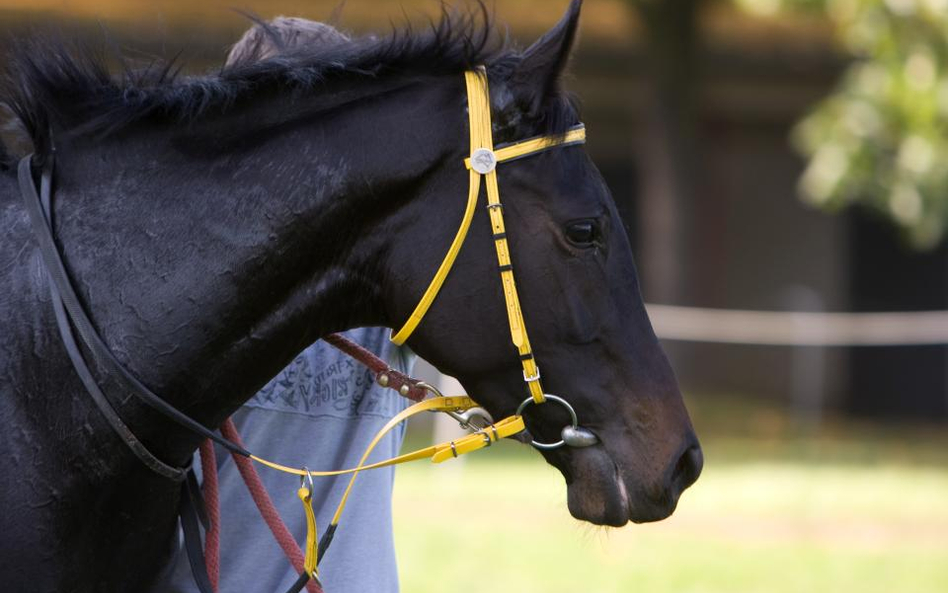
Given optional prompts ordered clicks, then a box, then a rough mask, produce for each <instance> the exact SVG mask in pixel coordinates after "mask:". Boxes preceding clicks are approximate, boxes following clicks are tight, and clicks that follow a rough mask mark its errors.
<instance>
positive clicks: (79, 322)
mask: <svg viewBox="0 0 948 593" xmlns="http://www.w3.org/2000/svg"><path fill="white" fill-rule="evenodd" d="M465 80H466V84H467V98H468V116H469V122H470V144H471V152H470V157H469V158H467V159H465V161H464V163H465V166H466V167H467V168H468V169H469V170H470V187H469V193H468V200H467V205H466V208H465V211H464V216H463V218H462V221H461V225H460V227H459V228H458V231H457V233H456V235H455V237H454V240H453V241H452V243H451V246H450V247H449V249H448V252H447V254H446V255H445V257H444V259H443V260H442V262H441V265H440V266H439V268H438V270H437V272H436V274H435V276H434V278H433V279H432V280H431V283H430V284H429V286H428V288H427V289H426V290H425V293H424V294H423V296H422V297H421V300H420V301H419V302H418V304H417V306H416V307H415V309H414V311H413V312H412V313H411V315H410V316H409V318H408V320H407V321H406V322H405V324H404V326H403V327H402V328H401V329H400V330H398V331H397V332H393V334H392V336H391V338H390V339H391V340H392V342H394V343H395V344H398V345H401V344H404V343H405V341H406V340H407V339H408V338H409V337H410V336H411V334H412V332H414V330H415V329H416V328H417V327H418V325H419V324H420V323H421V321H422V319H423V318H424V316H425V313H427V311H428V309H429V308H430V306H431V304H432V303H433V302H434V299H435V298H436V297H437V295H438V292H439V291H440V289H441V287H442V285H443V284H444V281H445V279H446V277H447V275H448V273H449V272H450V270H451V268H452V266H453V265H454V261H455V259H456V257H457V254H458V252H459V251H460V249H461V247H462V245H463V244H464V240H465V238H466V237H467V232H468V229H469V228H470V225H471V221H472V219H473V216H474V211H475V207H476V204H477V200H478V197H479V195H480V186H481V179H482V178H483V179H484V180H485V182H486V185H487V209H488V212H489V215H490V221H491V228H492V232H493V239H494V245H495V248H496V251H497V261H498V265H499V269H500V278H501V283H502V286H503V291H504V299H505V302H506V309H507V321H508V324H509V327H510V337H511V340H512V342H513V344H514V346H516V348H517V351H518V353H519V356H520V361H521V365H522V367H523V380H524V382H525V383H526V386H527V390H528V392H529V394H530V395H529V397H527V398H526V399H525V400H523V402H522V403H521V404H520V405H519V406H518V408H517V411H516V413H515V414H514V415H513V416H510V417H507V418H504V419H502V420H500V421H498V422H494V421H493V419H492V418H491V416H490V414H489V413H488V412H487V411H486V410H484V409H482V408H480V407H479V406H478V405H477V403H476V402H475V401H474V400H472V399H471V398H469V397H466V396H457V397H444V396H443V395H442V394H441V393H440V392H439V391H438V390H437V389H436V388H434V387H433V386H431V385H428V384H426V383H422V382H420V381H414V380H412V383H413V384H414V386H415V387H418V388H421V389H423V390H424V391H427V392H430V393H431V394H432V395H434V396H435V397H431V398H428V399H423V400H422V401H420V402H418V403H416V404H414V405H412V406H410V407H408V408H407V409H405V410H403V411H402V412H401V413H399V414H397V415H396V416H395V417H393V418H392V419H391V420H390V421H389V422H388V423H387V424H386V425H385V426H384V427H383V428H382V429H381V430H380V431H379V432H378V434H377V435H376V436H375V438H374V439H373V440H372V442H371V443H370V444H369V446H368V447H367V449H366V451H365V453H364V454H363V456H362V459H361V460H360V462H359V465H358V466H357V467H354V468H349V469H343V470H335V471H319V472H316V471H310V470H309V469H307V468H294V467H289V466H284V465H280V464H277V463H274V462H272V461H268V460H266V459H263V458H260V457H257V456H256V455H253V454H251V453H250V452H249V451H247V450H246V449H245V448H244V447H242V446H241V445H239V444H236V443H235V442H233V441H232V440H229V439H227V438H225V437H224V436H222V435H221V434H219V433H217V432H215V431H213V430H210V429H208V428H207V427H205V426H204V425H202V424H201V423H199V422H197V421H195V420H194V419H193V418H191V417H189V416H188V415H186V414H184V413H183V412H181V411H180V410H178V409H177V408H175V407H173V406H172V405H170V404H169V403H167V402H166V401H165V400H164V399H162V398H161V397H159V396H158V395H156V394H155V393H154V392H152V391H151V390H150V389H149V388H148V387H146V386H145V385H144V384H142V383H141V382H140V381H139V380H138V379H137V378H136V377H135V376H134V375H132V373H131V372H130V371H129V370H128V369H126V368H125V367H124V365H122V364H121V362H119V361H118V360H117V359H116V357H115V356H114V354H113V353H112V352H111V350H110V349H109V348H108V346H107V345H106V344H105V342H104V341H103V340H102V338H101V336H100V335H99V334H98V332H97V331H96V330H95V327H94V325H93V324H92V322H91V320H90V319H89V317H88V315H87V313H86V311H85V309H84V308H83V307H82V305H81V304H80V301H79V298H78V296H77V294H76V291H75V288H74V287H73V285H72V282H71V280H70V279H69V276H68V274H67V273H66V269H65V265H64V264H63V261H62V256H61V254H60V252H59V250H58V247H57V246H56V243H55V239H54V237H53V231H52V224H51V216H52V214H51V199H52V193H53V189H52V176H53V170H52V169H53V157H52V155H50V156H49V157H48V158H47V159H46V164H45V165H44V167H43V169H42V173H41V177H40V191H39V192H37V188H36V184H35V182H34V179H33V171H32V155H30V156H27V157H25V158H23V159H22V160H21V161H20V164H19V171H18V177H19V185H20V191H21V193H22V195H23V198H24V200H25V202H26V208H27V212H28V213H29V216H30V221H31V224H32V226H33V230H34V233H35V235H36V238H37V241H38V243H39V247H40V251H41V254H42V257H43V261H44V264H45V266H46V269H47V272H48V275H49V283H50V292H51V295H52V303H53V307H54V310H55V313H56V321H57V325H58V326H59V332H60V337H61V339H62V341H63V344H64V346H65V348H66V351H67V354H68V355H69V358H70V360H71V362H72V364H73V367H74V368H75V370H76V372H77V374H78V375H79V378H80V380H81V381H82V383H83V386H84V387H85V388H86V391H88V392H89V394H90V396H91V397H92V399H93V401H94V402H95V404H96V405H97V407H98V408H99V409H100V411H101V412H102V414H103V416H104V417H105V419H106V420H107V422H108V423H109V425H110V426H111V427H112V429H113V430H114V431H115V432H116V433H117V434H118V436H119V437H120V438H121V439H122V441H123V442H124V443H125V444H126V445H127V446H128V448H129V449H130V450H131V451H132V453H133V454H134V455H135V456H136V457H137V458H138V459H139V460H141V461H142V462H143V463H144V464H145V465H146V466H148V467H149V468H150V469H151V470H153V471H154V472H155V473H157V474H159V475H161V476H164V477H166V478H170V479H172V480H176V481H179V482H182V499H183V501H184V502H183V504H182V524H183V525H185V532H186V534H187V532H188V524H189V523H190V525H191V529H192V532H193V530H194V529H196V528H197V527H196V521H197V519H196V518H195V517H194V509H193V507H194V506H195V505H194V499H195V493H194V489H195V485H194V482H193V473H192V472H190V470H188V469H187V468H178V467H174V466H171V465H168V464H167V463H165V462H163V461H161V460H160V459H158V458H157V457H156V456H155V455H154V454H153V453H151V452H150V451H149V450H148V449H147V447H145V445H144V444H143V443H142V442H141V441H140V440H138V438H136V437H135V435H134V434H133V433H132V431H131V429H130V428H129V427H128V426H127V425H126V424H125V423H124V422H123V420H122V419H121V418H120V417H119V415H118V413H117V412H116V411H115V409H114V408H113V407H112V405H111V403H110V402H109V401H108V399H107V398H106V397H105V395H104V393H103V392H102V390H101V388H100V387H99V385H98V382H97V381H96V379H95V378H94V376H93V374H92V372H91V371H90V369H89V366H88V363H87V362H86V360H85V357H84V355H83V354H82V352H81V350H80V348H79V347H78V344H77V342H76V340H75V336H74V330H73V327H75V333H78V334H79V337H80V338H81V339H82V341H83V343H84V344H85V346H86V347H87V349H88V351H89V352H90V353H91V354H92V356H93V358H94V359H95V361H96V362H98V363H99V364H100V365H101V366H102V368H103V369H104V370H105V371H106V372H107V373H109V374H111V375H113V376H114V377H115V378H116V379H117V380H118V381H119V382H120V383H121V384H123V386H124V387H125V388H126V389H127V390H128V391H129V392H130V393H131V394H133V395H135V396H136V397H138V398H139V399H141V400H142V401H143V402H144V403H145V404H147V405H148V406H150V407H152V408H153V409H155V410H157V411H158V412H160V413H162V414H164V415H165V416H166V417H168V418H170V419H171V420H173V421H174V422H176V423H178V424H180V425H181V426H183V427H185V428H187V429H188V430H190V431H192V432H194V433H196V434H198V435H200V436H203V437H205V438H208V439H211V440H212V441H214V442H216V443H218V444H220V445H221V446H223V447H224V448H225V449H227V450H228V451H230V452H231V453H232V454H234V455H239V456H242V457H246V458H250V459H253V460H254V461H257V462H258V463H261V464H263V465H266V466H269V467H271V468H274V469H277V470H280V471H283V472H286V473H291V474H296V475H298V476H300V479H301V487H300V494H299V496H300V499H301V500H302V501H303V504H304V508H305V509H307V511H306V512H307V524H308V525H307V544H306V548H307V551H306V562H305V570H304V571H303V574H302V575H301V576H300V580H299V581H297V583H296V584H294V586H293V587H291V589H290V591H291V592H296V591H299V590H301V589H302V587H303V586H304V585H305V583H306V581H307V580H308V579H309V578H314V579H315V578H316V577H317V572H316V565H317V563H318V560H319V559H320V558H321V557H322V555H323V553H325V551H326V549H327V548H328V547H329V543H330V542H331V541H332V537H333V534H334V532H335V528H336V526H337V525H338V522H339V519H340V516H341V514H342V511H343V509H344V508H345V505H346V502H347V500H348V496H349V492H350V490H351V488H352V486H353V484H354V481H355V478H356V476H357V475H358V474H359V472H361V471H364V470H368V469H373V468H378V467H384V466H389V465H395V464H398V463H404V462H407V461H414V460H416V459H425V458H430V459H431V460H432V461H433V462H435V463H440V462H442V461H446V460H448V459H451V458H453V457H458V456H460V455H463V454H465V453H469V452H471V451H476V450H478V449H481V448H483V447H487V446H490V445H491V444H492V443H494V442H495V441H497V440H499V439H501V438H506V437H509V436H513V435H515V434H517V433H519V432H522V431H523V430H524V429H525V425H524V421H523V417H522V413H523V412H524V410H525V409H526V408H527V407H528V406H530V405H539V404H543V403H546V402H547V401H552V402H555V403H557V404H559V405H560V406H562V407H563V408H565V409H566V411H567V413H568V414H569V419H570V420H569V424H567V425H566V426H565V427H564V428H563V429H562V431H561V433H560V440H559V441H556V442H552V443H543V442H538V441H536V440H533V441H532V445H533V446H534V447H536V448H538V449H544V450H551V449H557V448H559V447H563V446H569V447H576V448H579V447H589V446H592V445H595V444H596V443H598V442H599V441H598V438H597V437H596V435H595V434H593V433H592V432H591V431H589V430H587V429H585V428H583V427H581V426H579V422H578V418H577V416H576V411H575V410H574V409H573V407H572V406H571V405H570V404H569V403H568V402H567V401H566V400H565V399H563V398H561V397H558V396H556V395H550V394H545V393H544V392H543V388H542V386H541V383H540V369H539V366H537V363H536V360H535V359H534V355H533V351H532V348H531V346H530V340H529V338H528V337H527V330H526V326H525V323H524V319H523V313H522V311H521V307H520V298H519V296H518V294H517V287H516V283H515V281H514V275H513V264H512V263H511V258H510V250H509V247H508V245H507V234H506V230H505V226H504V218H503V205H502V204H501V202H500V190H499V187H498V182H497V165H499V164H501V163H504V162H508V161H512V160H515V159H519V158H523V157H527V156H531V155H534V154H538V153H540V152H543V151H546V150H549V149H551V148H556V147H561V146H571V145H576V144H583V143H585V141H586V130H585V127H584V126H583V125H582V124H579V125H577V126H574V127H572V128H570V129H569V130H568V131H566V132H565V133H564V134H560V135H547V136H539V137H536V138H532V139H528V140H524V141H521V142H516V143H513V144H509V145H506V146H502V147H498V148H497V149H496V150H495V149H494V146H493V131H492V127H491V112H490V93H489V90H488V84H487V71H486V69H485V68H484V67H483V66H481V67H478V68H476V69H474V70H471V71H467V72H465ZM70 322H71V324H70ZM359 360H361V361H362V362H365V361H364V360H363V359H361V358H360V359H359ZM389 372H391V373H394V371H391V369H389ZM376 380H377V382H378V383H379V384H380V385H382V386H383V387H391V385H389V374H386V373H385V372H382V373H378V374H377V377H376ZM399 392H400V393H401V394H402V395H408V393H409V390H408V389H407V388H406V384H404V383H403V384H402V386H401V389H399ZM424 411H439V412H445V413H447V414H449V415H451V416H452V417H453V418H455V419H456V420H457V421H458V422H459V423H460V424H461V426H462V427H464V428H471V429H473V430H475V432H474V433H472V434H469V435H467V436H464V437H461V438H458V439H456V440H454V441H451V442H448V443H440V444H436V445H432V446H429V447H426V448H424V449H420V450H418V451H414V452H411V453H406V454H402V455H399V456H397V457H395V458H392V459H387V460H385V461H380V462H378V463H372V464H368V465H367V464H366V460H367V459H368V456H369V454H370V453H371V452H372V450H373V449H374V448H375V446H376V445H377V444H378V443H379V442H380V441H381V439H382V437H384V436H385V435H386V434H387V433H388V432H389V431H391V430H392V428H394V427H395V426H397V425H398V424H399V423H401V422H403V421H404V420H406V419H407V418H409V417H411V416H413V415H415V414H418V413H421V412H424ZM343 474H349V475H351V477H350V481H349V484H348V487H347V488H346V491H345V494H344V495H343V497H342V500H341V502H340V503H339V505H338V507H337V509H336V513H335V515H334V517H333V520H332V522H331V523H330V525H329V528H328V529H327V530H326V532H325V533H324V534H323V537H322V538H321V539H319V540H318V544H317V538H316V526H315V520H314V519H313V516H312V507H311V499H310V497H309V496H308V495H306V492H309V493H311V492H312V488H311V486H310V487H307V483H309V484H310V485H311V482H312V478H313V476H337V475H343ZM188 508H190V510H187V509H188ZM186 513H188V514H189V516H190V518H189V519H188V520H187V521H186V520H185V519H186V517H185V514H186ZM185 539H186V540H187V539H188V538H187V537H186V538H185ZM192 539H193V538H192ZM198 539H199V536H198ZM191 560H192V569H194V568H195V566H194V564H193V559H191ZM195 578H196V580H197V581H198V585H199V588H200V589H201V590H202V591H204V590H210V589H209V585H206V586H205V583H204V582H202V580H203V579H206V578H207V577H206V573H205V574H204V576H203V578H202V577H201V576H200V575H198V574H197V571H196V574H195ZM206 587H207V588H206Z"/></svg>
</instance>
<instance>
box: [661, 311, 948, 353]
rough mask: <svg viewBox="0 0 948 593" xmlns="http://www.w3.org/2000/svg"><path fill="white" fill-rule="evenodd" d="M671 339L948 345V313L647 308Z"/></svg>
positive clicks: (776, 343) (768, 343)
mask: <svg viewBox="0 0 948 593" xmlns="http://www.w3.org/2000/svg"><path fill="white" fill-rule="evenodd" d="M646 307H647V309H648V313H649V317H650V318H651V320H652V325H653V326H654V327H655V333H656V334H658V336H659V337H660V338H663V339H666V340H681V341H687V342H715V343H723V344H750V345H766V346H908V345H931V344H948V311H920V312H899V313H811V312H783V311H745V310H738V309H707V308H700V307H678V306H673V305H656V304H648V305H646Z"/></svg>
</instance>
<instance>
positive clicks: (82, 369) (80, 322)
mask: <svg viewBox="0 0 948 593" xmlns="http://www.w3.org/2000/svg"><path fill="white" fill-rule="evenodd" d="M31 162H32V155H30V156H27V157H24V158H23V159H22V160H21V161H20V165H19V169H18V177H19V184H20V193H21V194H22V195H23V200H24V202H25V203H26V209H27V212H28V213H29V215H30V221H31V222H32V225H33V233H34V235H35V236H36V240H37V242H38V243H39V246H40V252H41V253H42V256H43V262H44V263H45V264H46V269H47V271H48V273H49V277H50V284H51V286H52V289H53V290H55V291H56V293H57V294H58V297H59V298H58V299H57V298H54V299H53V301H54V306H55V303H56V302H59V303H61V305H62V306H63V307H64V308H65V312H66V314H68V320H66V321H67V322H66V323H65V324H63V323H62V319H61V318H60V316H57V322H59V325H60V334H61V335H62V334H65V333H69V334H70V335H71V332H72V329H71V328H70V327H69V323H68V321H71V322H72V324H73V325H74V326H75V328H76V331H77V332H78V333H79V337H80V339H81V340H82V342H83V343H84V344H85V345H86V347H87V348H88V349H89V351H90V352H91V353H92V356H93V357H94V358H95V360H96V362H98V363H99V364H100V365H102V367H103V368H105V369H106V370H107V371H109V372H110V374H112V375H114V376H115V377H116V378H117V379H119V380H120V381H121V382H122V383H124V384H125V387H126V389H128V391H129V392H131V393H132V394H133V395H135V396H136V397H138V398H139V399H140V400H142V401H143V402H144V403H146V404H147V405H148V406H150V407H152V408H153V409H155V410H157V411H158V412H160V413H162V414H164V415H165V416H167V417H168V418H170V419H171V420H174V421H175V422H177V423H178V424H180V425H181V426H183V427H185V428H187V429H188V430H190V431H192V432H195V433H197V434H199V435H201V436H203V437H205V438H209V439H211V440H213V441H214V442H216V443H218V444H220V445H221V446H222V447H224V448H225V449H227V450H229V451H232V452H234V453H237V454H238V455H243V456H244V457H249V456H250V452H249V451H247V450H246V449H244V448H243V447H240V446H239V445H236V444H235V443H232V442H231V441H229V440H227V439H225V438H224V437H222V436H220V435H219V434H217V433H215V432H214V431H212V430H210V429H208V428H207V427H205V426H203V425H201V424H200V423H198V422H196V421H195V420H193V419H192V418H190V417H189V416H187V415H186V414H184V413H183V412H181V411H180V410H178V409H177V408H175V407H174V406H172V405H170V404H169V403H168V402H166V401H164V400H163V399H161V398H160V397H158V396H157V395H156V394H155V393H153V392H152V391H151V390H150V389H148V388H147V387H146V386H145V385H144V384H142V383H141V381H139V380H138V379H137V378H136V377H135V376H134V375H132V374H131V372H130V371H129V370H128V369H126V368H125V367H124V366H123V365H122V363H120V362H119V361H118V359H116V358H115V355H114V354H112V351H111V350H109V347H108V346H106V344H105V342H103V340H102V338H101V337H100V336H99V334H98V332H97V331H96V330H95V328H94V327H93V325H92V322H91V321H90V320H89V317H88V315H87V314H86V312H85V309H83V307H82V305H81V304H80V302H79V297H78V296H77V295H76V292H75V290H74V289H73V286H72V283H71V282H70V280H69V276H68V274H67V272H66V268H65V266H64V265H63V262H62V257H61V256H60V254H59V250H58V249H57V248H56V242H55V240H54V239H53V234H52V226H51V224H50V221H49V219H48V218H47V216H46V214H44V211H43V206H42V203H46V204H48V203H49V202H50V196H51V195H52V162H53V159H52V156H50V157H49V158H48V159H47V164H46V166H45V167H44V169H43V173H42V184H41V191H42V193H43V194H44V195H43V199H42V203H41V200H40V197H39V196H38V195H37V193H36V185H35V183H34V182H33V174H32V166H31ZM64 325H65V328H66V329H65V330H64V329H63V326H64ZM70 341H71V342H72V344H73V345H75V340H67V339H65V338H64V343H66V345H67V349H69V344H68V342H70ZM76 353H79V351H78V349H76ZM70 360H71V361H72V363H73V366H75V367H76V372H77V373H79V375H80V377H83V376H85V377H86V378H85V379H83V384H84V385H85V386H86V389H87V390H88V391H89V392H90V394H91V395H92V397H93V401H95V402H96V405H98V406H99V409H100V410H102V413H103V414H105V416H106V418H109V417H110V414H109V413H108V412H106V409H108V410H111V412H112V414H111V416H112V417H114V418H113V420H114V419H118V415H117V414H115V410H114V409H112V407H111V405H109V404H108V400H107V399H105V396H104V395H103V394H102V391H101V389H99V388H98V386H97V385H96V387H95V388H94V389H93V388H90V384H95V380H94V379H93V378H92V373H91V372H90V371H89V368H88V366H87V365H86V363H85V359H84V358H83V357H82V356H81V353H79V356H78V357H75V356H73V355H72V354H71V355H70ZM87 380H91V383H89V382H87ZM96 394H98V395H102V397H101V398H100V397H97V395H96ZM103 403H105V404H106V405H103ZM113 420H110V421H109V423H110V425H112V427H113V429H115V430H116V432H117V433H118V434H119V436H120V437H121V438H122V439H123V440H124V441H125V443H126V444H127V445H128V446H129V448H130V449H132V451H133V452H134V453H135V455H136V456H137V457H139V458H140V459H142V461H143V462H145V464H146V465H148V467H150V468H152V469H153V470H155V471H156V472H158V473H159V474H161V475H165V476H166V477H172V478H173V479H181V478H180V477H178V475H177V474H178V473H180V470H177V469H176V468H170V466H167V465H166V464H164V463H162V462H160V461H159V460H158V459H157V458H156V457H155V456H154V455H153V454H151V453H149V452H147V449H145V447H144V445H142V444H141V442H140V441H138V440H137V439H135V437H134V435H131V431H130V430H129V429H128V427H127V426H126V425H125V424H124V423H122V422H121V420H120V419H119V422H118V423H115V422H113ZM119 424H121V426H119ZM129 435H131V439H129V438H128V437H129ZM135 443H137V444H135ZM143 451H144V452H143ZM149 457H150V458H152V459H151V460H150V461H146V459H147V458H149ZM156 461H158V463H160V464H161V465H164V466H165V467H164V468H162V467H160V466H159V465H158V464H156V463H155V462H156ZM168 468H170V469H172V470H174V471H172V472H169V471H168Z"/></svg>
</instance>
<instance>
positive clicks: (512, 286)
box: [391, 67, 586, 403]
mask: <svg viewBox="0 0 948 593" xmlns="http://www.w3.org/2000/svg"><path fill="white" fill-rule="evenodd" d="M465 78H466V80H467V100H468V114H469V121H470V127H471V156H470V157H469V158H467V159H465V161H464V164H465V166H466V167H467V168H468V169H469V170H470V172H471V173H470V189H469V191H468V196H467V207H466V208H465V209H464V217H463V218H462V219H461V226H460V227H459V228H458V232H457V234H456V235H455V236H454V241H452V242H451V246H450V247H449V248H448V253H447V255H445V256H444V260H443V261H442V262H441V265H440V266H439V267H438V271H437V272H436V273H435V275H434V278H432V280H431V284H429V285H428V289H427V290H425V293H424V294H423V295H422V297H421V300H420V301H418V305H417V306H416V307H415V310H414V311H412V313H411V315H410V316H409V317H408V321H406V322H405V325H404V326H402V328H401V329H400V330H398V331H397V332H395V333H394V334H393V335H392V337H391V340H392V341H393V342H395V343H396V344H404V343H405V341H406V340H407V339H408V337H409V336H411V334H412V332H414V331H415V328H417V327H418V324H420V323H421V320H422V319H423V318H424V316H425V313H427V312H428V308H429V307H431V303H433V302H434V300H435V297H437V296H438V292H439V291H440V290H441V286H442V285H443V284H444V281H445V278H447V276H448V272H450V271H451V267H452V266H453V265H454V260H455V259H456V258H457V255H458V252H459V251H460V250H461V246H462V245H463V244H464V239H465V238H466V237H467V231H468V229H469V228H470V226H471V220H472V219H473V217H474V207H475V206H476V204H477V198H478V196H479V195H480V189H481V177H484V178H485V179H486V183H487V209H488V212H489V213H490V222H491V229H492V231H493V235H494V245H495V246H496V248H497V262H498V264H499V266H500V279H501V282H502V284H503V287H504V299H505V300H506V303H507V322H508V324H509V325H510V339H511V341H513V344H514V346H516V347H517V351H518V352H519V354H520V361H521V363H522V365H523V379H524V381H525V382H526V384H527V388H528V390H529V391H530V396H531V397H532V398H533V401H535V402H536V403H543V402H544V401H545V400H546V398H545V396H544V395H543V387H542V386H541V384H540V369H539V367H538V366H537V364H536V360H535V359H534V357H533V351H532V350H531V348H530V339H529V338H528V337H527V328H526V325H525V324H524V321H523V312H522V310H521V308H520V297H519V296H518V295H517V284H516V281H515V280H514V274H513V266H512V263H511V260H510V249H509V247H508V246H507V237H506V231H505V228H504V214H503V207H502V205H501V203H500V189H499V188H498V186H497V169H496V167H497V165H498V164H500V163H503V162H507V161H511V160H514V159H518V158H521V157H525V156H530V155H533V154H536V153H538V152H542V151H544V150H548V149H550V148H554V147H557V146H567V145H571V144H582V143H584V142H585V141H586V129H585V127H583V126H582V125H579V126H576V127H574V128H573V129H571V130H569V131H568V132H567V133H566V134H563V135H560V136H543V137H539V138H534V139H530V140H525V141H523V142H517V143H516V144H512V145H510V146H506V147H504V148H500V149H498V150H497V151H494V140H493V131H492V128H491V117H490V92H489V89H488V87H487V71H486V70H485V69H484V68H483V67H480V68H477V69H476V70H472V71H469V72H466V73H465Z"/></svg>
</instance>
